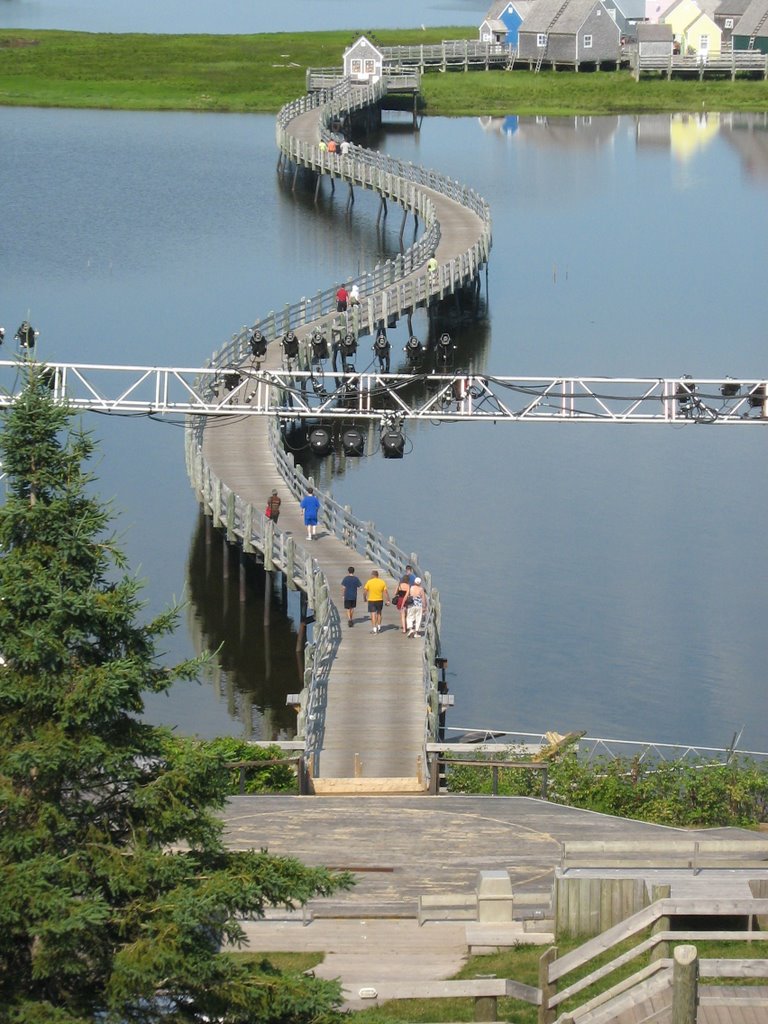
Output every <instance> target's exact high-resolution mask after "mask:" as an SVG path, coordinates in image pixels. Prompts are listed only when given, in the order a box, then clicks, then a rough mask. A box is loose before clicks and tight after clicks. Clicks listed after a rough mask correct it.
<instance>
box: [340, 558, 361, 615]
mask: <svg viewBox="0 0 768 1024" xmlns="http://www.w3.org/2000/svg"><path fill="white" fill-rule="evenodd" d="M362 585H363V581H362V580H361V579H360V578H359V576H355V567H354V565H350V567H349V568H348V569H347V575H346V576H345V577H344V579H343V580H342V581H341V589H342V593H343V595H344V610H345V611H346V613H347V625H348V626H350V627H351V626H354V624H355V623H354V614H355V608H357V592H358V590H359V589H360V587H362Z"/></svg>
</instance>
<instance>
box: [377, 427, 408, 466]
mask: <svg viewBox="0 0 768 1024" xmlns="http://www.w3.org/2000/svg"><path fill="white" fill-rule="evenodd" d="M381 450H382V452H383V453H384V458H385V459H402V457H403V452H404V451H405V438H404V437H403V433H402V431H401V430H398V429H397V428H396V427H388V428H386V429H385V430H383V431H382V432H381Z"/></svg>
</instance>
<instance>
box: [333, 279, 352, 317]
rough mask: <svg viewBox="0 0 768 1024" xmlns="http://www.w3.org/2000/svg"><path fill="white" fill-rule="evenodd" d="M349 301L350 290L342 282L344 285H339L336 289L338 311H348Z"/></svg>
mask: <svg viewBox="0 0 768 1024" xmlns="http://www.w3.org/2000/svg"><path fill="white" fill-rule="evenodd" d="M348 302H349V292H348V291H347V289H346V288H345V287H344V285H343V284H342V285H340V286H339V288H338V289H337V291H336V312H337V313H346V311H347V303H348Z"/></svg>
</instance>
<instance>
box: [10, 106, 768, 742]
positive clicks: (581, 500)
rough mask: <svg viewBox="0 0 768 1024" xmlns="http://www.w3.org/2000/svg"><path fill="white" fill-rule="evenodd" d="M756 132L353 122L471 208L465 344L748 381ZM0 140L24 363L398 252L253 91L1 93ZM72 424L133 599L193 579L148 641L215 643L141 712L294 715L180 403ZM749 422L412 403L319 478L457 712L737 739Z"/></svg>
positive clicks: (755, 527) (172, 718)
mask: <svg viewBox="0 0 768 1024" xmlns="http://www.w3.org/2000/svg"><path fill="white" fill-rule="evenodd" d="M767 129H768V124H767V123H766V119H765V118H764V117H751V118H746V117H741V118H735V117H733V118H730V117H717V116H712V115H710V116H709V117H707V118H703V117H702V118H700V117H689V118H682V117H679V118H675V119H670V118H653V119H649V118H640V119H635V118H629V117H625V118H599V119H597V118H596V119H591V120H590V119H568V120H557V119H556V120H549V121H547V120H542V119H519V120H518V119H515V118H507V119H494V120H482V121H478V120H475V119H461V120H447V119H429V120H426V121H425V122H424V123H423V126H422V130H421V132H420V133H418V134H414V133H413V132H411V131H410V130H406V128H405V127H404V126H403V125H402V124H397V123H390V124H388V125H387V126H385V128H384V130H383V132H382V133H381V136H380V137H378V138H377V139H375V140H373V141H374V142H375V144H376V145H378V146H380V147H382V148H384V149H386V150H387V151H388V152H390V153H392V154H394V155H397V156H401V157H403V158H404V159H409V160H414V161H418V162H420V163H423V164H425V165H427V166H433V167H436V168H439V169H441V170H444V171H446V172H448V173H450V174H451V175H452V176H455V177H456V178H457V179H459V180H462V181H466V182H468V183H469V184H471V185H472V186H473V187H475V188H476V189H477V190H478V191H480V192H481V193H482V194H484V195H485V196H486V197H487V199H488V200H489V202H490V204H491V208H492V211H493V216H494V249H493V252H492V256H491V263H490V267H489V273H488V278H487V301H488V316H487V318H486V319H484V320H483V321H482V322H480V323H472V322H456V323H454V324H452V325H451V330H452V332H453V333H454V335H455V337H456V340H457V342H458V344H459V346H460V349H459V351H460V355H459V358H460V359H461V361H462V363H463V364H464V365H472V366H473V367H474V368H476V369H481V368H482V369H484V370H487V371H488V372H492V373H499V374H502V373H509V374H544V373H547V374H549V373H552V374H582V375H587V374H593V375H598V374H600V375H603V374H604V375H653V376H661V375H679V374H683V373H691V374H693V375H694V376H696V375H699V376H710V375H711V376H715V375H721V374H731V375H733V376H740V375H743V376H750V375H762V374H765V373H766V372H767V369H766V357H765V340H764V338H765V324H766V322H768V291H767V290H766V288H765V279H764V253H765V242H764V240H765V237H766V229H768V145H767V143H766V140H767V139H768V130H767ZM0 138H1V139H2V145H1V146H0V173H1V174H2V181H3V192H2V216H1V217H0V271H1V273H0V322H3V323H4V325H5V327H6V329H7V330H8V332H9V333H8V336H9V338H10V337H11V336H12V334H13V331H14V330H15V328H16V326H17V324H18V322H19V321H20V320H21V319H22V318H23V317H24V316H26V315H27V313H28V312H29V315H30V317H31V319H32V322H33V323H34V325H35V327H36V328H38V329H40V331H41V338H40V345H39V355H40V357H41V358H51V359H53V358H56V359H66V360H70V361H105V362H135V363H155V364H158V363H159V364H177V365H178V364H181V365H195V364H197V363H199V362H201V361H202V360H203V359H204V358H205V357H206V356H207V355H208V354H209V353H210V352H211V350H213V349H214V348H216V347H218V346H219V345H220V344H221V343H222V341H223V340H224V339H225V338H226V337H228V336H229V334H231V333H232V331H234V330H236V329H237V328H239V326H240V325H241V324H244V323H248V322H253V320H255V319H256V318H257V317H258V316H259V315H262V314H264V313H265V312H267V311H268V310H270V309H276V308H280V307H281V306H282V305H283V304H284V303H286V302H291V301H294V300H295V299H296V298H298V297H300V296H301V295H308V294H310V293H312V292H314V291H316V290H317V289H318V288H319V287H321V286H325V285H327V284H329V283H331V282H332V281H333V280H342V279H343V278H345V277H347V276H348V275H349V274H350V273H352V272H357V270H358V269H361V270H362V269H366V268H368V267H370V266H372V265H373V264H374V263H375V262H376V260H377V259H379V258H381V256H382V255H383V254H387V253H391V252H392V251H394V250H395V249H396V247H397V235H398V233H399V226H400V217H399V216H393V217H390V218H389V226H387V227H386V228H385V231H384V232H383V233H381V232H379V231H377V230H376V226H375V218H376V211H377V206H376V204H375V201H374V199H373V197H372V196H370V195H361V194H358V196H357V202H356V204H355V208H354V215H353V217H352V218H351V219H349V218H347V217H346V215H345V199H346V197H345V196H344V195H341V194H337V195H338V199H337V200H335V201H334V200H332V199H331V198H330V195H329V193H328V191H327V190H326V192H325V193H324V196H323V200H322V202H321V204H320V205H319V207H318V208H317V209H315V207H314V205H313V203H312V202H311V194H309V195H301V194H297V195H293V194H292V193H291V192H290V191H289V190H287V189H285V188H283V187H281V185H280V183H279V181H278V179H277V178H276V176H275V173H274V168H275V163H276V152H275V149H274V121H273V118H272V117H266V116H264V117H262V116H237V115H204V114H200V115H185V114H131V113H121V114H117V113H107V112H76V111H45V110H15V109H0ZM483 297H484V299H485V298H486V282H485V278H484V281H483ZM416 329H417V333H418V332H421V333H424V331H425V330H426V325H425V323H424V320H423V319H418V318H417V323H416ZM399 341H404V336H403V335H402V332H401V333H399V334H396V335H395V349H396V350H397V348H398V342H399ZM363 348H364V347H363ZM8 350H9V346H8V344H7V343H6V348H5V350H4V351H5V352H6V353H7V352H8ZM86 422H87V425H88V426H89V427H90V428H91V429H92V430H93V431H94V433H95V434H96V435H97V436H98V437H99V438H101V440H102V445H101V453H102V454H101V459H100V462H99V465H98V467H97V472H98V475H99V477H100V482H99V490H100V493H101V494H102V495H104V496H105V497H109V498H112V499H113V500H114V506H115V509H116V511H117V512H118V513H119V519H118V521H117V528H118V532H119V533H120V534H121V536H122V540H123V543H124V546H125V549H126V551H127V553H128V556H129V558H130V560H131V564H132V566H133V567H134V568H135V569H136V571H137V573H138V574H139V575H140V576H142V577H144V578H145V579H146V580H147V589H146V598H147V602H148V614H149V613H151V612H152V611H155V610H157V609H159V608H161V607H164V606H165V605H166V604H167V603H168V602H169V601H170V600H171V599H172V598H173V597H174V596H176V597H178V598H181V599H184V598H186V599H187V601H188V604H187V607H186V609H185V610H184V611H183V612H182V615H181V623H180V628H179V631H178V633H177V634H176V636H175V637H174V638H173V640H172V641H170V642H169V644H168V657H174V658H176V657H180V656H183V655H186V654H189V653H192V652H193V651H195V650H196V649H197V648H198V647H199V646H210V647H214V646H216V645H218V644H219V643H221V642H222V641H223V642H224V647H223V650H222V654H221V656H220V658H219V661H218V664H217V665H216V666H215V667H214V668H213V669H212V671H211V674H210V678H209V679H206V680H203V681H201V683H200V685H199V686H192V687H189V686H184V687H179V688H177V689H176V690H174V692H173V694H172V695H171V697H170V698H153V699H152V700H151V701H150V702H149V705H148V714H149V716H150V717H151V718H152V720H154V721H164V722H169V723H174V724H177V725H178V728H179V729H180V730H181V731H183V732H193V731H194V732H199V733H201V734H204V735H215V734H217V733H232V734H236V735H239V734H241V733H243V732H245V733H248V734H253V735H256V736H264V737H265V738H266V737H269V736H272V735H279V734H283V735H284V734H286V733H287V732H288V731H289V730H290V727H291V724H292V722H291V717H290V715H289V714H288V713H287V712H286V711H285V708H284V697H285V693H286V692H291V691H293V690H294V689H296V688H297V680H298V668H297V663H296V656H295V626H294V624H293V619H294V618H295V613H296V608H295V607H294V606H293V604H292V603H291V602H289V605H288V612H289V615H288V617H287V618H286V617H283V616H282V615H281V614H280V612H279V594H278V593H276V594H275V595H273V599H272V600H273V607H272V625H271V628H270V630H269V631H266V632H265V630H264V627H263V625H262V620H263V580H262V579H261V578H260V577H259V576H257V575H255V574H254V576H253V577H252V578H251V579H249V588H248V591H247V599H246V602H245V603H244V604H241V603H240V602H239V601H238V581H237V573H236V571H235V568H234V566H232V567H231V572H230V576H229V582H228V583H227V582H226V581H225V580H224V567H223V561H224V556H223V550H222V543H221V540H220V538H218V537H216V538H214V540H213V541H212V542H210V543H208V544H206V537H205V530H204V528H203V526H202V524H201V521H200V518H199V516H198V512H197V509H196V506H195V503H194V500H193V498H192V494H191V491H190V489H189V486H188V483H187V480H186V475H185V471H184V464H183V444H182V430H181V429H180V427H179V426H178V425H172V424H168V423H158V422H148V421H146V420H145V419H143V418H139V419H108V418H106V417H100V418H98V417H96V416H88V417H86ZM765 445H766V435H765V432H764V431H763V430H760V429H750V428H743V429H740V428H739V427H733V428H731V429H725V428H723V429H706V428H705V427H704V426H699V427H693V428H672V427H661V426H648V427H640V426H634V427H630V426H625V427H619V426H611V427H606V426H603V425H583V424H582V425H575V424H573V425H564V424H560V425H532V424H528V425H524V424H514V425H512V424H509V425H498V426H495V427H493V426H490V425H470V424H460V425H452V426H439V427H436V426H428V425H423V426H421V427H419V428H418V429H414V430H410V431H409V449H410V450H409V452H408V454H407V456H406V458H405V459H404V460H403V461H402V462H393V461H384V460H383V459H381V458H380V457H379V456H378V455H375V454H374V455H372V456H371V457H369V458H366V459H363V460H360V461H359V462H358V463H351V462H349V461H348V462H347V463H346V464H345V465H343V466H342V465H338V466H335V467H332V466H331V465H330V464H328V465H327V466H326V469H325V475H326V477H328V478H329V483H328V485H329V486H331V487H332V489H333V491H334V493H335V496H336V497H337V498H338V499H339V500H341V501H343V502H345V503H350V504H351V505H352V506H353V509H354V511H355V512H356V513H357V514H358V515H359V516H360V517H361V518H364V519H369V518H372V519H374V520H375V521H376V523H377V525H378V526H379V528H380V529H381V530H382V532H384V533H385V534H393V535H395V536H396V538H397V539H398V540H399V542H400V544H401V546H402V547H404V548H406V549H407V550H415V551H417V552H418V553H419V556H420V558H421V560H422V562H423V564H424V565H425V566H427V567H429V568H430V569H431V571H432V572H433V575H434V579H435V583H436V585H437V586H438V587H439V588H440V590H441V594H442V599H443V609H444V613H443V634H444V643H445V649H446V653H447V655H448V657H449V668H450V676H449V682H450V687H451V690H452V691H453V692H454V693H455V695H456V709H455V710H454V711H453V712H452V713H451V718H450V723H451V724H454V725H457V726H466V727H489V728H490V727H495V728H507V729H516V730H524V731H541V730H544V729H558V730H561V731H566V730H568V729H586V730H588V731H589V732H590V734H592V735H603V736H606V735H607V736H615V737H622V738H643V739H655V740H659V741H670V742H676V741H680V742H687V743H697V744H712V745H716V744H722V743H725V742H728V741H729V740H730V738H731V735H732V734H733V732H734V731H736V730H738V729H740V728H741V727H742V726H743V725H746V730H745V733H744V737H743V744H745V745H747V746H750V747H752V748H753V749H763V750H765V749H768V719H767V717H766V715H765V689H766V684H765V676H766V672H765V666H766V659H767V658H768V642H767V640H766V596H765V590H766V587H765V580H766V576H767V574H768V546H767V545H766V540H765V532H764V521H765V512H764V509H765V507H766V503H767V502H768V484H766V474H765V473H764V471H763V468H764V464H765ZM332 471H333V479H332V480H331V479H330V475H331V472H332ZM292 617H293V618H292ZM244 723H247V724H244Z"/></svg>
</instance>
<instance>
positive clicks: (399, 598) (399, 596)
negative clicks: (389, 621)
mask: <svg viewBox="0 0 768 1024" xmlns="http://www.w3.org/2000/svg"><path fill="white" fill-rule="evenodd" d="M415 579H416V577H415V576H413V575H412V574H411V567H410V565H406V567H405V572H404V573H403V575H402V576H401V577H400V582H399V583H398V584H397V590H396V591H395V608H397V610H398V611H399V612H400V629H401V630H402V631H403V633H407V632H408V627H407V626H406V624H405V616H406V613H407V611H408V609H407V608H406V606H405V600H406V598H407V597H408V592H409V591H410V589H411V583H413V581H414V580H415Z"/></svg>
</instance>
